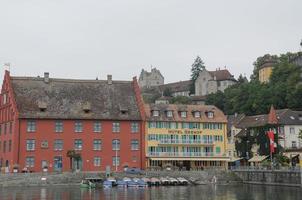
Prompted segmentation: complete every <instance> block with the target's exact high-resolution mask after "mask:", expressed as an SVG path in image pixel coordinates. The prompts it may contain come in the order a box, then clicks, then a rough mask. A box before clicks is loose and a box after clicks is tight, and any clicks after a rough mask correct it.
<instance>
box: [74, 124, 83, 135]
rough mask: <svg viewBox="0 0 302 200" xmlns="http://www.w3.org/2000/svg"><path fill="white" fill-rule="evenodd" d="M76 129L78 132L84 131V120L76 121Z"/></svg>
mask: <svg viewBox="0 0 302 200" xmlns="http://www.w3.org/2000/svg"><path fill="white" fill-rule="evenodd" d="M74 131H75V132H76V133H81V132H83V124H82V122H80V121H76V122H75V123H74Z"/></svg>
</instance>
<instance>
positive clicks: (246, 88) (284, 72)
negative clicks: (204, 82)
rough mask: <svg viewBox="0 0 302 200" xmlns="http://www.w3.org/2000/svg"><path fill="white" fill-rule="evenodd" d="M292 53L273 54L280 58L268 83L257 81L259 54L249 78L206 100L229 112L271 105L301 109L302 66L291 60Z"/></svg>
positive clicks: (253, 111) (256, 111)
mask: <svg viewBox="0 0 302 200" xmlns="http://www.w3.org/2000/svg"><path fill="white" fill-rule="evenodd" d="M292 56H293V54H285V55H280V56H278V57H277V56H272V57H273V58H274V59H276V60H277V62H276V64H274V68H273V72H272V75H271V78H270V81H269V83H267V84H262V83H260V82H259V81H258V75H257V74H258V73H257V70H258V69H259V65H260V64H259V63H261V62H262V60H263V58H258V59H257V61H256V62H255V63H254V65H255V70H254V74H253V75H252V77H251V81H250V82H247V81H245V80H246V79H245V78H243V77H241V78H240V80H239V81H238V84H236V85H233V86H231V87H229V88H227V89H226V90H225V92H224V93H222V92H218V93H216V94H210V95H208V97H207V100H206V104H214V105H216V106H217V107H219V108H220V109H222V110H223V111H224V112H225V113H226V114H234V113H235V112H237V113H245V114H247V115H255V114H261V113H267V112H268V111H269V108H270V105H274V106H275V108H277V109H282V108H291V109H295V110H302V101H301V99H302V84H301V67H299V66H296V65H294V64H292V63H290V58H291V57H292Z"/></svg>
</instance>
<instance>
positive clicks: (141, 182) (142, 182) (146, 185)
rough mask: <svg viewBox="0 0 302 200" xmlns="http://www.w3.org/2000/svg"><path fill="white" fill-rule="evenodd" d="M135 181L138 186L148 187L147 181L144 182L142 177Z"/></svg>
mask: <svg viewBox="0 0 302 200" xmlns="http://www.w3.org/2000/svg"><path fill="white" fill-rule="evenodd" d="M137 183H138V186H139V187H148V183H147V182H145V181H144V180H143V179H139V180H138V182H137Z"/></svg>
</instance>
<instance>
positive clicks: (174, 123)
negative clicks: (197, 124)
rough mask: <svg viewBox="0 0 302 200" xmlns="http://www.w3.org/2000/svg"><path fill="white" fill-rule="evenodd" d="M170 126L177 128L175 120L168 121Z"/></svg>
mask: <svg viewBox="0 0 302 200" xmlns="http://www.w3.org/2000/svg"><path fill="white" fill-rule="evenodd" d="M170 128H172V129H177V128H178V127H177V123H176V122H170Z"/></svg>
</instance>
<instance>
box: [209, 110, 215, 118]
mask: <svg viewBox="0 0 302 200" xmlns="http://www.w3.org/2000/svg"><path fill="white" fill-rule="evenodd" d="M208 118H211V119H212V118H214V113H213V112H211V111H210V112H208Z"/></svg>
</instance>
